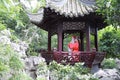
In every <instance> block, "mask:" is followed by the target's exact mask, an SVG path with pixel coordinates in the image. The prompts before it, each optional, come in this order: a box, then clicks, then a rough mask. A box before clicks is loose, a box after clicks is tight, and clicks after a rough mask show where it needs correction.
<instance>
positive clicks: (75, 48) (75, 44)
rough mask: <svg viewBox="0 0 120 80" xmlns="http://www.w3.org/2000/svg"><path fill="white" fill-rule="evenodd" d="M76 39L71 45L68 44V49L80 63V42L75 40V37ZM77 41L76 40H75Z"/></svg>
mask: <svg viewBox="0 0 120 80" xmlns="http://www.w3.org/2000/svg"><path fill="white" fill-rule="evenodd" d="M73 38H74V42H70V43H69V44H68V48H69V49H70V50H71V52H72V57H73V58H74V61H77V62H78V61H79V57H80V55H79V53H78V52H79V42H78V40H77V39H76V38H75V37H73ZM75 39H76V40H75ZM75 55H79V56H78V57H76V56H75Z"/></svg>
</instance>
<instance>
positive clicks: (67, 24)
mask: <svg viewBox="0 0 120 80" xmlns="http://www.w3.org/2000/svg"><path fill="white" fill-rule="evenodd" d="M96 9H97V6H96V2H95V0H46V6H45V7H44V8H40V10H39V12H38V13H36V14H30V13H28V16H29V18H30V21H31V22H32V23H33V24H35V25H37V26H38V27H40V28H41V29H43V30H45V31H47V32H48V51H47V52H46V55H47V54H51V53H52V54H54V56H53V57H56V55H57V54H60V55H64V54H66V53H67V52H64V51H63V42H64V36H65V34H66V33H67V34H69V33H79V36H80V40H81V44H80V46H81V47H80V55H81V56H82V58H85V59H83V61H86V64H87V61H88V62H90V61H91V63H90V65H92V64H93V62H94V61H95V59H97V62H98V63H99V64H100V63H101V61H102V60H103V58H104V54H102V52H98V30H99V29H102V28H104V27H105V26H106V23H104V19H103V18H102V16H101V15H98V14H96V12H95V10H96ZM55 34H57V38H58V47H57V52H55V53H54V52H53V51H52V50H51V37H52V36H53V35H55ZM91 34H92V35H93V36H94V48H95V51H92V49H91V47H90V45H91V41H90V35H91ZM85 37H86V50H84V48H83V47H84V46H85V45H84V38H85ZM44 54H45V53H44ZM91 54H94V55H92V57H90V58H88V56H90V55H91ZM60 55H59V56H57V58H59V57H60ZM77 56H79V55H77ZM100 56H102V57H100ZM62 57H63V56H62ZM96 57H97V58H96ZM91 58H92V59H91ZM54 59H55V60H58V59H56V58H54ZM80 61H81V60H80ZM58 62H59V60H58ZM88 66H89V65H88Z"/></svg>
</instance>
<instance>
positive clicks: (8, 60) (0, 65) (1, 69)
mask: <svg viewBox="0 0 120 80" xmlns="http://www.w3.org/2000/svg"><path fill="white" fill-rule="evenodd" d="M19 58H20V57H19V55H17V53H15V52H14V51H13V49H12V48H11V47H10V45H4V44H2V43H0V75H2V76H5V75H6V73H10V70H14V71H18V70H20V69H22V68H23V64H22V63H21V61H20V60H19Z"/></svg>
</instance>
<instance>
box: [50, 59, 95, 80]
mask: <svg viewBox="0 0 120 80" xmlns="http://www.w3.org/2000/svg"><path fill="white" fill-rule="evenodd" d="M49 70H50V77H51V79H52V80H77V79H80V80H89V79H90V78H91V80H92V79H95V78H93V77H92V76H91V75H90V74H89V72H90V69H89V68H85V67H83V63H76V64H75V65H74V66H72V65H61V64H58V63H57V62H55V61H53V62H51V63H50V65H49Z"/></svg>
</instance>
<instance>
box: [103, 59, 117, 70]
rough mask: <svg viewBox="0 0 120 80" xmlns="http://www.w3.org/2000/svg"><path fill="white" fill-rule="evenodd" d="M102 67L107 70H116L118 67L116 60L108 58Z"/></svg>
mask: <svg viewBox="0 0 120 80" xmlns="http://www.w3.org/2000/svg"><path fill="white" fill-rule="evenodd" d="M102 66H103V68H105V69H107V68H109V69H112V68H115V67H116V66H117V65H116V63H115V60H114V59H112V58H108V59H104V61H103V62H102Z"/></svg>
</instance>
